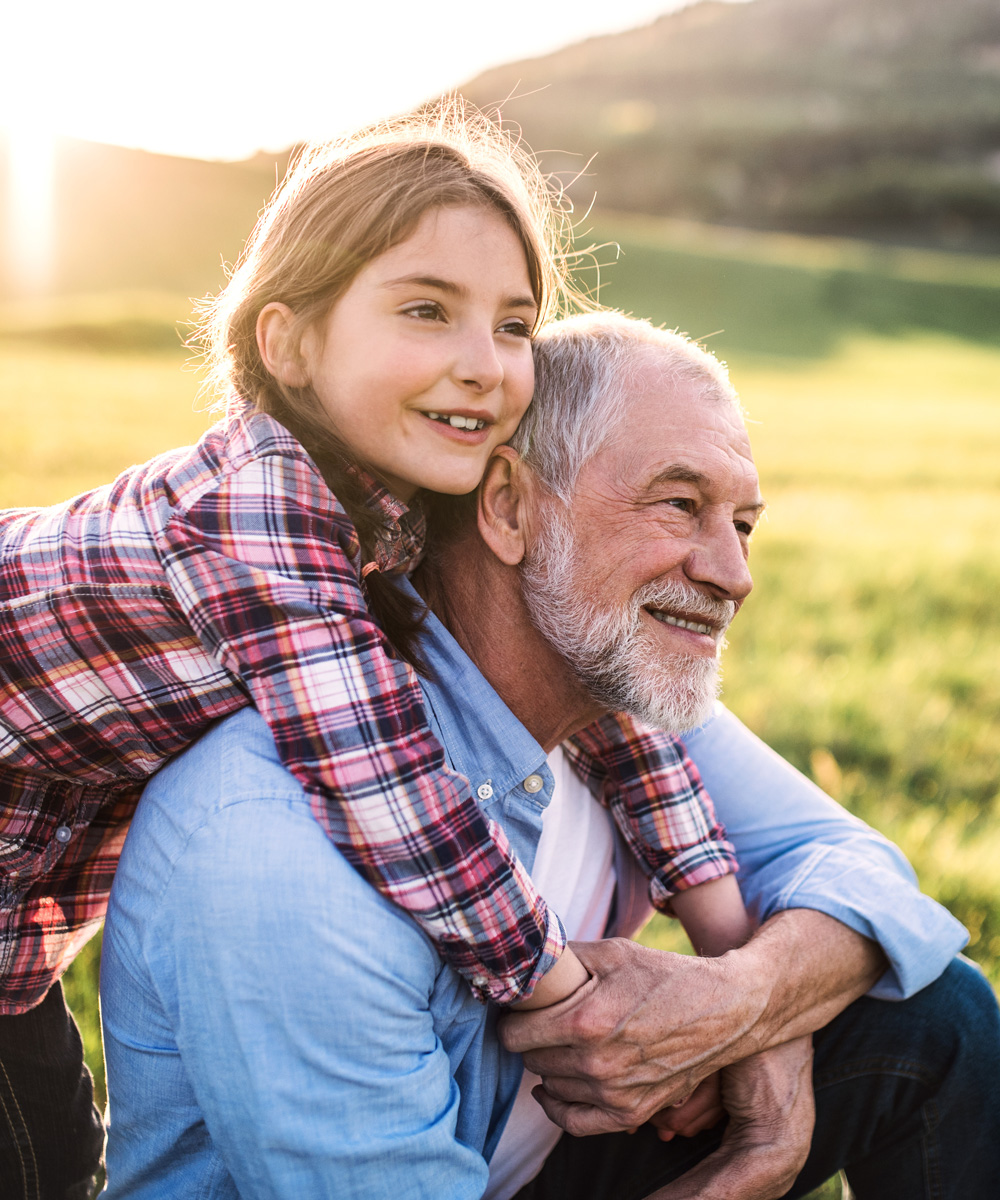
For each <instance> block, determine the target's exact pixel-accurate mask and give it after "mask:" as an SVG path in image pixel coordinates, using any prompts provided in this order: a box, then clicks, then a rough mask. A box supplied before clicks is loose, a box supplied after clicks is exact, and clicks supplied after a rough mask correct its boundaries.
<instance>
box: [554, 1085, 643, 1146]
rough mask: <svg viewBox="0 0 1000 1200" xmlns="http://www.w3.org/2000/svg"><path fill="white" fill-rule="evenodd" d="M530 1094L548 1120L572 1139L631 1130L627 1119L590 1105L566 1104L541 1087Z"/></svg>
mask: <svg viewBox="0 0 1000 1200" xmlns="http://www.w3.org/2000/svg"><path fill="white" fill-rule="evenodd" d="M531 1094H532V1096H534V1097H535V1099H536V1100H537V1101H538V1103H539V1104H540V1105H541V1106H542V1108H543V1109H544V1110H545V1115H546V1116H547V1117H548V1118H549V1120H550V1121H552V1123H553V1124H555V1125H558V1126H559V1128H560V1129H565V1130H566V1132H567V1133H571V1134H572V1135H573V1136H574V1137H590V1136H591V1135H592V1134H595V1133H620V1132H621V1131H622V1130H625V1129H630V1128H631V1123H630V1121H629V1120H627V1119H623V1118H619V1117H616V1116H614V1115H613V1114H611V1113H608V1112H606V1111H605V1110H604V1109H603V1108H596V1107H594V1106H593V1105H591V1104H567V1103H566V1101H564V1100H557V1099H556V1098H555V1096H551V1095H549V1093H548V1092H547V1091H546V1090H545V1088H543V1087H536V1088H534V1089H533V1090H532V1093H531Z"/></svg>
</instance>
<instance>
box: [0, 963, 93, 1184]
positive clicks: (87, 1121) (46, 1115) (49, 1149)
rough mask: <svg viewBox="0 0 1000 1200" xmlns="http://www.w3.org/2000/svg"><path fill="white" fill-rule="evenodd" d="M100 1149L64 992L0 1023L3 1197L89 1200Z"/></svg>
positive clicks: (77, 1038) (87, 1083)
mask: <svg viewBox="0 0 1000 1200" xmlns="http://www.w3.org/2000/svg"><path fill="white" fill-rule="evenodd" d="M103 1150H104V1126H103V1125H102V1123H101V1118H100V1114H99V1113H98V1112H97V1109H96V1108H95V1107H94V1081H93V1079H92V1078H91V1075H90V1072H89V1071H88V1070H87V1068H86V1066H85V1065H84V1061H83V1043H82V1041H81V1040H80V1031H79V1030H78V1029H77V1027H76V1022H75V1021H74V1020H73V1017H72V1015H71V1013H70V1011H69V1009H68V1008H67V1007H66V1002H65V1000H64V999H63V992H62V985H61V984H58V983H57V984H56V985H55V986H54V987H53V988H51V989H50V990H49V994H48V995H47V996H46V997H45V999H44V1000H43V1001H42V1003H41V1004H39V1005H38V1006H37V1007H36V1008H33V1009H31V1011H30V1012H26V1013H22V1014H20V1015H19V1016H16V1017H4V1016H0V1197H2V1198H3V1200H87V1198H88V1197H89V1196H90V1194H91V1189H92V1188H93V1185H94V1176H95V1175H96V1173H97V1170H98V1167H99V1166H100V1163H101V1155H102V1153H103Z"/></svg>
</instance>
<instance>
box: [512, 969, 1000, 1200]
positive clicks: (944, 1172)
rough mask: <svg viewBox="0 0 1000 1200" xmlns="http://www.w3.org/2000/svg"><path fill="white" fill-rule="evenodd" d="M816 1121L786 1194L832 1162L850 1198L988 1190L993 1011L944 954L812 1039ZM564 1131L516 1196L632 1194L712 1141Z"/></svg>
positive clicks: (993, 1110) (960, 1197) (998, 1116)
mask: <svg viewBox="0 0 1000 1200" xmlns="http://www.w3.org/2000/svg"><path fill="white" fill-rule="evenodd" d="M814 1042H815V1050H816V1057H815V1066H814V1071H813V1081H814V1084H815V1088H816V1132H815V1134H814V1137H813V1143H812V1149H811V1152H810V1154H809V1159H808V1161H807V1162H806V1165H805V1167H804V1168H803V1170H802V1173H801V1174H800V1175H799V1177H798V1179H797V1180H796V1182H795V1186H794V1187H793V1188H792V1190H791V1191H790V1192H788V1196H789V1197H800V1196H804V1195H806V1194H807V1193H808V1192H810V1191H812V1189H813V1188H816V1187H818V1186H819V1185H820V1184H821V1183H822V1182H823V1181H824V1180H825V1179H828V1178H829V1177H830V1176H831V1175H833V1174H835V1173H836V1171H837V1170H839V1169H841V1168H843V1169H844V1170H845V1171H846V1173H847V1178H848V1180H849V1181H850V1184H851V1187H852V1188H853V1190H854V1193H855V1195H856V1197H857V1200H945V1198H948V1200H997V1197H1000V1010H998V1008H997V1002H996V998H995V997H994V995H993V992H992V989H991V988H990V986H989V984H988V983H987V982H986V980H985V979H984V978H983V976H982V975H981V974H980V972H979V971H978V970H977V969H976V968H975V967H973V966H971V965H970V964H968V963H966V962H964V961H962V960H961V959H959V960H956V961H955V962H953V963H952V965H951V966H950V967H949V968H948V970H947V971H946V972H945V973H944V975H942V977H941V978H940V979H939V980H938V981H937V982H936V983H933V984H931V985H930V987H927V988H925V989H924V990H923V991H922V992H919V993H918V994H917V995H916V996H913V997H911V999H909V1000H905V1001H902V1002H899V1003H893V1002H890V1001H880V1000H869V999H867V998H862V999H861V1000H858V1001H856V1002H855V1003H854V1004H852V1005H851V1006H850V1007H849V1008H847V1009H845V1011H844V1012H843V1013H841V1015H840V1016H839V1017H837V1019H836V1020H834V1021H832V1022H831V1023H830V1024H829V1025H828V1026H827V1027H826V1028H825V1029H822V1030H820V1031H819V1032H818V1033H817V1034H816V1035H815V1037H814ZM720 1136H721V1134H720V1132H719V1131H718V1130H709V1131H707V1132H705V1133H703V1134H700V1135H698V1136H697V1137H694V1138H675V1139H674V1141H672V1142H660V1141H659V1140H658V1139H657V1138H656V1137H655V1135H652V1133H651V1130H650V1128H649V1126H645V1127H644V1128H642V1129H640V1130H639V1131H638V1133H636V1134H634V1135H633V1136H629V1135H628V1134H605V1135H602V1136H599V1137H591V1138H571V1137H568V1136H566V1135H564V1136H563V1138H562V1139H561V1140H560V1142H559V1144H558V1145H557V1146H556V1148H555V1150H553V1151H552V1153H551V1154H550V1155H549V1158H548V1160H547V1161H546V1163H545V1166H544V1167H543V1169H542V1172H541V1174H540V1175H539V1176H538V1177H537V1178H536V1179H535V1180H533V1181H532V1183H530V1184H528V1185H527V1187H525V1188H523V1189H522V1190H521V1191H520V1192H519V1193H518V1195H517V1197H516V1200H570V1198H572V1200H586V1198H588V1197H593V1198H595V1200H596V1198H601V1200H605V1198H606V1200H639V1198H640V1197H643V1196H646V1195H647V1194H648V1193H649V1192H651V1191H653V1190H654V1189H655V1188H658V1187H662V1186H663V1184H665V1183H667V1182H669V1181H670V1180H671V1179H676V1178H677V1176H678V1175H681V1174H683V1173H684V1171H686V1170H687V1169H688V1168H690V1167H691V1166H693V1165H694V1163H696V1162H697V1161H698V1160H699V1159H701V1158H703V1157H704V1156H705V1155H706V1154H708V1153H709V1152H710V1151H712V1150H714V1149H715V1148H716V1146H717V1145H718V1144H719V1138H720Z"/></svg>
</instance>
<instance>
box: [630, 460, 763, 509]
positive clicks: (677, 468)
mask: <svg viewBox="0 0 1000 1200" xmlns="http://www.w3.org/2000/svg"><path fill="white" fill-rule="evenodd" d="M664 483H690V484H691V486H692V487H696V488H701V490H702V491H703V492H704V491H707V490H708V489H709V488H710V486H711V480H710V479H709V478H708V476H707V475H705V474H703V473H702V472H701V471H696V470H694V468H693V467H688V466H685V465H684V463H673V464H672V465H671V466H669V467H664V468H663V470H662V471H657V472H656V474H655V475H654V476H653V478H652V479H651V480H650V481H649V489H648V490H650V491H652V489H653V488H655V487H658V486H659V485H661V484H664ZM765 508H767V503H766V501H764V500H760V501H758V502H757V503H756V504H742V505H740V510H739V511H740V512H752V513H756V514H757V516H760V514H761V513H762V512H763V511H764V509H765Z"/></svg>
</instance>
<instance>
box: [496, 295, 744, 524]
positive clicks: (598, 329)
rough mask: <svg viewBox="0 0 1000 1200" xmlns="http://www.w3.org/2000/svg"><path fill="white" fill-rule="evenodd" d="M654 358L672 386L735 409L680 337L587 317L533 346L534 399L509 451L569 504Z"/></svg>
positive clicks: (728, 388)
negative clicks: (685, 386)
mask: <svg viewBox="0 0 1000 1200" xmlns="http://www.w3.org/2000/svg"><path fill="white" fill-rule="evenodd" d="M650 350H654V351H655V352H656V354H655V359H656V363H657V366H658V367H660V368H661V369H662V371H663V373H664V380H665V382H667V383H668V384H671V383H682V382H683V383H696V384H701V388H700V394H702V395H704V396H707V397H711V398H714V399H718V400H722V401H727V402H729V403H731V404H734V405H736V407H737V408H738V407H739V399H738V398H737V395H736V392H735V390H734V389H733V386H732V384H731V383H730V382H729V375H728V373H727V371H726V368H725V367H724V366H723V364H722V363H720V362H719V360H718V359H717V358H715V357H714V355H712V354H709V353H708V351H707V350H703V349H702V348H701V347H700V346H699V345H697V344H696V343H695V342H693V341H691V339H690V338H687V337H685V336H684V335H683V334H679V333H674V332H670V331H668V330H665V329H657V328H656V326H655V325H651V324H650V323H649V322H648V321H640V320H637V319H636V318H634V317H626V316H624V315H623V314H622V313H618V312H597V313H586V314H584V315H582V316H578V317H569V318H567V319H566V320H563V321H555V322H553V323H552V324H551V325H547V326H546V327H545V328H544V329H543V330H542V331H541V332H540V333H539V335H538V336H537V337H536V339H535V341H534V357H535V395H534V399H533V400H532V402H531V404H530V406H529V407H528V411H527V413H525V415H524V417H523V418H522V420H521V424H520V425H519V426H518V428H517V432H516V433H515V434H514V436H513V437H512V438H511V439H510V444H511V446H512V447H513V448H514V449H515V450H516V451H517V452H518V453H519V454H520V455H521V457H522V458H523V459H524V460H525V462H526V463H527V464H528V466H530V467H531V469H532V470H533V471H534V472H535V474H536V475H537V476H538V477H539V478H540V479H541V481H542V482H543V483H544V484H545V485H546V486H547V487H548V488H549V490H550V491H552V492H554V493H555V494H556V495H557V496H559V497H560V499H561V500H563V501H564V502H565V503H568V502H569V500H570V499H571V497H572V494H573V489H574V487H575V486H576V480H577V476H578V475H579V474H580V470H581V468H582V467H583V466H584V464H585V463H586V462H588V461H589V460H590V459H591V458H593V457H594V455H595V454H597V453H598V451H599V450H601V449H602V448H603V447H604V445H605V444H606V443H607V442H608V441H609V440H610V438H612V437H613V436H614V435H615V434H616V433H617V432H618V429H619V427H620V425H621V423H622V422H623V421H624V420H625V418H626V417H627V416H628V401H629V396H630V393H631V390H632V382H633V378H634V375H635V372H636V371H637V369H638V368H640V367H641V366H643V365H645V364H646V363H648V361H649V358H650V354H649V352H650Z"/></svg>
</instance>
